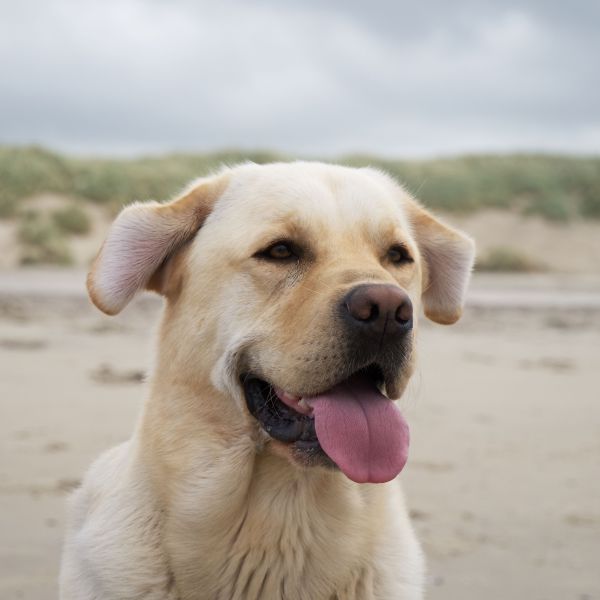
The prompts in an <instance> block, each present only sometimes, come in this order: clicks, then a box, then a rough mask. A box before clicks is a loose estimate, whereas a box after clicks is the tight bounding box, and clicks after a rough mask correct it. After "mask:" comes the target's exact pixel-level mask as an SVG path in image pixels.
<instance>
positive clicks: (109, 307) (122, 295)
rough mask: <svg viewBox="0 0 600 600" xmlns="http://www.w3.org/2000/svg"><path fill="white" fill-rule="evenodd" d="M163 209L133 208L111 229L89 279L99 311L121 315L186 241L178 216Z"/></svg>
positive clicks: (92, 294)
mask: <svg viewBox="0 0 600 600" xmlns="http://www.w3.org/2000/svg"><path fill="white" fill-rule="evenodd" d="M162 208H163V207H162V206H161V205H160V204H158V203H156V202H152V203H147V204H134V205H132V206H129V207H127V208H126V209H125V210H124V211H123V212H122V213H121V214H120V215H119V216H118V217H117V220H116V221H115V222H114V224H113V225H112V227H111V228H110V231H109V233H108V237H107V238H106V241H105V242H104V245H103V246H102V248H101V250H100V253H99V255H98V257H97V258H96V261H95V263H94V265H93V267H92V271H91V273H90V275H89V277H88V289H89V291H90V296H91V298H92V300H93V301H94V303H95V304H96V305H97V306H98V307H99V308H100V309H101V310H102V311H104V312H106V313H108V314H117V313H118V312H120V311H121V310H122V309H123V308H124V307H125V306H126V305H127V303H128V302H129V301H130V300H131V299H132V298H133V296H134V295H135V294H136V293H137V292H138V291H139V290H140V289H142V288H144V287H145V286H146V284H147V283H148V281H149V279H150V277H152V274H153V273H154V272H155V271H156V269H157V268H158V267H159V266H160V265H161V263H162V262H163V261H164V260H165V258H166V257H167V256H168V255H169V253H170V252H172V251H173V249H174V248H175V247H176V246H177V245H178V244H179V243H180V242H181V240H182V238H184V237H185V235H186V233H187V231H186V230H187V229H188V228H187V227H185V225H184V224H183V223H182V219H181V218H178V216H179V217H181V215H177V214H176V213H173V212H166V213H163V212H162V210H161V209H162ZM182 225H183V227H182Z"/></svg>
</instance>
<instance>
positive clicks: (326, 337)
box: [88, 163, 473, 481]
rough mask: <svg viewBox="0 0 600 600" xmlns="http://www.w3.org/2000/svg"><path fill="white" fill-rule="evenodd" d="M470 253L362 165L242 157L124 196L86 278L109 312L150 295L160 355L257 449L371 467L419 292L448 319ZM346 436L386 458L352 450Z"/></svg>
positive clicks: (387, 435) (403, 379)
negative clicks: (152, 199) (139, 198)
mask: <svg viewBox="0 0 600 600" xmlns="http://www.w3.org/2000/svg"><path fill="white" fill-rule="evenodd" d="M472 261H473V244H472V242H471V241H470V240H469V239H468V238H466V237H465V236H463V235H462V234H460V233H458V232H456V231H455V230H453V229H450V228H449V227H447V226H445V225H443V224H441V223H440V222H439V221H437V220H436V219H435V218H433V217H432V216H431V215H430V214H429V213H427V212H426V211H424V210H423V209H422V208H421V207H420V206H419V205H418V204H417V203H415V202H414V201H413V200H412V199H411V198H410V197H409V196H408V195H407V194H406V193H405V192H404V191H403V190H402V189H401V188H400V187H399V186H398V185H397V184H396V183H394V182H393V181H392V180H391V179H389V178H388V177H386V176H384V175H383V174H381V173H379V172H377V171H374V170H371V169H349V168H343V167H335V166H328V165H323V164H316V163H294V164H275V165H267V166H256V165H244V166H241V167H237V168H234V169H230V170H227V171H224V172H223V173H221V174H220V175H218V176H215V177H214V178H210V179H206V180H202V181H200V182H198V183H197V184H196V185H195V186H193V187H192V188H191V189H190V191H188V192H187V193H186V194H185V195H184V196H183V197H182V198H180V199H179V200H176V201H174V202H173V203H170V204H167V205H158V204H156V203H151V204H145V205H144V204H142V205H134V206H132V207H129V208H127V209H125V211H123V213H122V214H121V215H120V217H119V218H118V219H117V221H116V223H115V224H114V225H113V227H112V229H111V232H110V233H109V236H108V238H107V241H106V242H105V244H104V246H103V248H102V250H101V252H100V254H99V256H98V258H97V260H96V262H95V264H94V267H93V269H92V271H91V273H90V278H89V280H88V284H89V289H90V295H91V297H92V299H93V300H94V302H95V303H96V304H97V305H98V306H99V307H100V308H101V309H102V310H104V311H105V312H107V313H109V314H114V313H116V312H118V311H119V310H121V308H122V307H123V306H124V305H125V304H126V303H127V302H128V301H129V300H130V299H131V297H133V295H134V294H135V293H136V291H137V290H139V289H141V288H143V287H148V288H151V289H154V290H156V291H159V292H161V293H163V294H164V295H165V296H166V298H167V301H168V304H167V317H166V321H165V324H166V325H167V326H166V327H163V331H164V338H165V339H163V340H162V343H163V344H168V345H169V348H170V356H171V364H172V365H173V368H174V369H176V370H177V371H178V372H179V373H180V374H181V376H182V377H187V378H193V377H194V374H195V375H196V376H198V377H199V376H200V375H201V374H202V375H204V376H206V375H209V376H210V379H211V381H212V384H213V385H214V386H215V387H216V388H217V389H219V390H221V391H223V392H225V395H226V396H227V397H228V398H229V399H230V400H229V401H230V402H232V403H233V404H235V405H236V406H237V408H238V409H239V410H240V411H241V414H240V419H241V420H242V419H244V418H246V419H247V420H246V422H247V423H248V428H249V429H254V430H256V429H258V430H260V431H261V432H262V434H263V435H264V436H265V437H268V439H270V440H271V441H272V443H271V444H268V447H269V448H273V449H275V450H276V451H277V452H279V453H285V454H286V455H288V456H289V457H290V458H291V459H292V461H294V462H298V463H301V464H302V465H313V464H320V465H327V464H330V465H333V464H334V463H336V464H338V465H339V466H340V467H341V468H342V470H344V472H345V473H346V474H348V476H349V477H351V478H352V479H355V480H356V481H379V480H381V481H384V480H386V479H387V478H390V475H391V474H393V472H394V470H398V467H399V468H402V465H403V464H404V463H403V461H405V460H406V456H405V453H406V444H407V439H406V440H404V441H403V442H402V443H401V444H399V445H398V444H397V443H396V441H395V439H396V438H395V437H394V436H396V437H402V436H405V437H406V438H407V432H406V431H404V430H403V427H404V425H403V424H402V423H403V422H401V421H397V419H398V417H397V415H396V413H395V412H393V411H392V412H390V411H391V409H390V406H391V404H392V403H391V402H390V401H389V400H388V399H387V398H385V396H383V394H385V395H386V396H387V397H388V398H398V397H399V396H400V395H401V394H402V392H403V390H404V388H405V386H406V384H407V382H408V379H409V378H410V375H411V373H412V370H413V362H414V352H413V349H414V339H415V332H416V329H417V322H418V315H419V312H420V306H421V304H423V305H424V309H425V313H426V315H428V316H429V317H430V318H432V319H433V320H435V321H438V322H442V323H452V322H454V321H455V320H456V319H458V317H459V316H460V312H461V306H462V301H463V296H464V291H465V287H466V284H467V280H468V276H469V273H470V270H471V266H472ZM388 405H390V406H388ZM375 407H377V408H375ZM357 411H358V412H359V413H361V411H362V413H361V415H362V417H358V416H356V412H357ZM250 415H251V417H250ZM320 415H322V416H320ZM361 419H362V420H363V421H365V423H363V425H360V423H359V421H361ZM391 422H393V423H396V425H395V427H396V428H397V429H398V430H397V431H391V432H387V429H389V423H391ZM386 423H387V425H386ZM361 427H362V429H361ZM340 428H342V429H343V431H342V430H341V429H340ZM344 428H345V429H344ZM357 428H358V429H357ZM319 429H320V430H321V431H319ZM338 429H340V430H338ZM392 429H393V428H392ZM384 430H385V431H384ZM400 430H402V431H400ZM363 434H364V435H366V437H367V438H368V437H369V436H370V437H371V438H373V437H380V438H381V440H383V441H385V445H386V448H383V449H381V448H379V449H377V448H375V447H374V446H373V440H372V439H371V440H370V441H369V440H363V441H362V442H361V441H360V440H358V441H356V439H358V438H360V437H361V435H363ZM352 436H354V437H355V438H356V439H355V442H354V446H352V447H350V446H349V445H348V443H349V442H347V440H348V439H349V438H351V437H352ZM363 437H364V436H363ZM383 441H382V442H381V443H382V444H383ZM388 442H389V443H388ZM323 446H325V451H324V450H323ZM387 446H394V447H395V449H393V450H391V451H390V450H389V449H387ZM396 446H397V447H396ZM361 449H362V451H364V452H365V453H367V454H368V453H371V454H374V455H376V456H377V457H380V459H381V461H383V462H384V463H386V461H387V462H388V463H390V464H389V465H388V466H387V467H385V468H383V467H382V469H378V468H377V466H373V465H367V464H365V463H363V462H361V461H362V458H360V457H358V458H357V457H356V456H355V455H354V454H356V452H358V451H360V450H361ZM390 452H391V454H390ZM353 453H354V454H353ZM365 460H366V459H365ZM371 460H373V458H372V459H371Z"/></svg>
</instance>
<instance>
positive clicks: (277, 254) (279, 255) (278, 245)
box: [256, 242, 298, 261]
mask: <svg viewBox="0 0 600 600" xmlns="http://www.w3.org/2000/svg"><path fill="white" fill-rule="evenodd" d="M256 256H257V257H259V258H266V259H268V260H281V261H283V260H294V259H297V258H298V253H297V252H296V251H295V249H294V247H293V246H292V244H290V243H288V242H275V243H274V244H271V245H270V246H269V247H268V248H265V249H264V250H262V251H261V252H258V253H257V254H256Z"/></svg>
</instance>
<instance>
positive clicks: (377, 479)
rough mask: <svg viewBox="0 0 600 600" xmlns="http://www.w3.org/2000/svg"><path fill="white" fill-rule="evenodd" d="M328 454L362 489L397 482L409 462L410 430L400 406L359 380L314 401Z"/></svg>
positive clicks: (319, 434)
mask: <svg viewBox="0 0 600 600" xmlns="http://www.w3.org/2000/svg"><path fill="white" fill-rule="evenodd" d="M305 401H306V403H307V404H308V405H309V406H311V407H312V408H313V410H314V415H315V429H316V431H317V437H318V439H319V443H320V444H321V447H322V448H323V450H324V451H325V452H326V453H327V455H328V456H329V458H331V459H332V460H333V461H334V462H335V463H336V464H337V466H338V467H339V468H340V469H341V470H342V471H343V472H344V473H345V475H346V476H347V477H349V478H350V479H352V481H356V482H357V483H367V482H368V483H384V482H385V481H390V480H391V479H394V477H396V475H398V473H400V471H402V468H403V467H404V465H405V464H406V459H407V458H408V443H409V433H408V425H407V424H406V421H405V420H404V417H403V416H402V415H401V414H400V411H399V410H398V408H397V407H396V405H395V404H394V403H393V402H392V401H391V400H389V399H388V398H386V397H385V396H384V395H383V394H381V393H380V392H379V390H377V388H375V386H374V385H373V384H370V383H369V382H368V381H367V380H366V379H364V378H360V377H353V378H351V379H349V380H348V381H344V382H343V383H340V384H338V385H336V386H335V387H334V388H332V389H331V390H328V391H327V392H325V393H323V394H319V395H318V396H315V397H314V398H305Z"/></svg>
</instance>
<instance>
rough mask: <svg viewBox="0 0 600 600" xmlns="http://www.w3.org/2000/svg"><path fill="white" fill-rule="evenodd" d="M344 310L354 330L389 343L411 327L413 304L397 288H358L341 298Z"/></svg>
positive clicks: (365, 285) (390, 286)
mask: <svg viewBox="0 0 600 600" xmlns="http://www.w3.org/2000/svg"><path fill="white" fill-rule="evenodd" d="M343 308H344V310H345V311H347V312H346V316H347V321H348V322H349V323H350V324H351V326H352V329H353V330H355V331H356V332H357V333H360V334H362V335H364V336H367V337H371V338H377V340H381V341H382V342H383V339H382V336H383V335H385V338H386V339H389V340H390V341H391V340H393V339H395V338H398V337H400V336H402V335H404V334H405V333H408V332H409V331H410V330H411V329H412V326H413V309H412V302H411V301H410V298H409V297H408V294H407V293H406V292H405V291H404V290H403V289H402V288H400V287H398V286H396V285H390V284H364V285H358V286H356V287H354V288H352V289H351V290H350V291H349V292H348V293H347V294H346V295H345V296H344V299H343ZM388 336H389V337H388Z"/></svg>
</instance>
